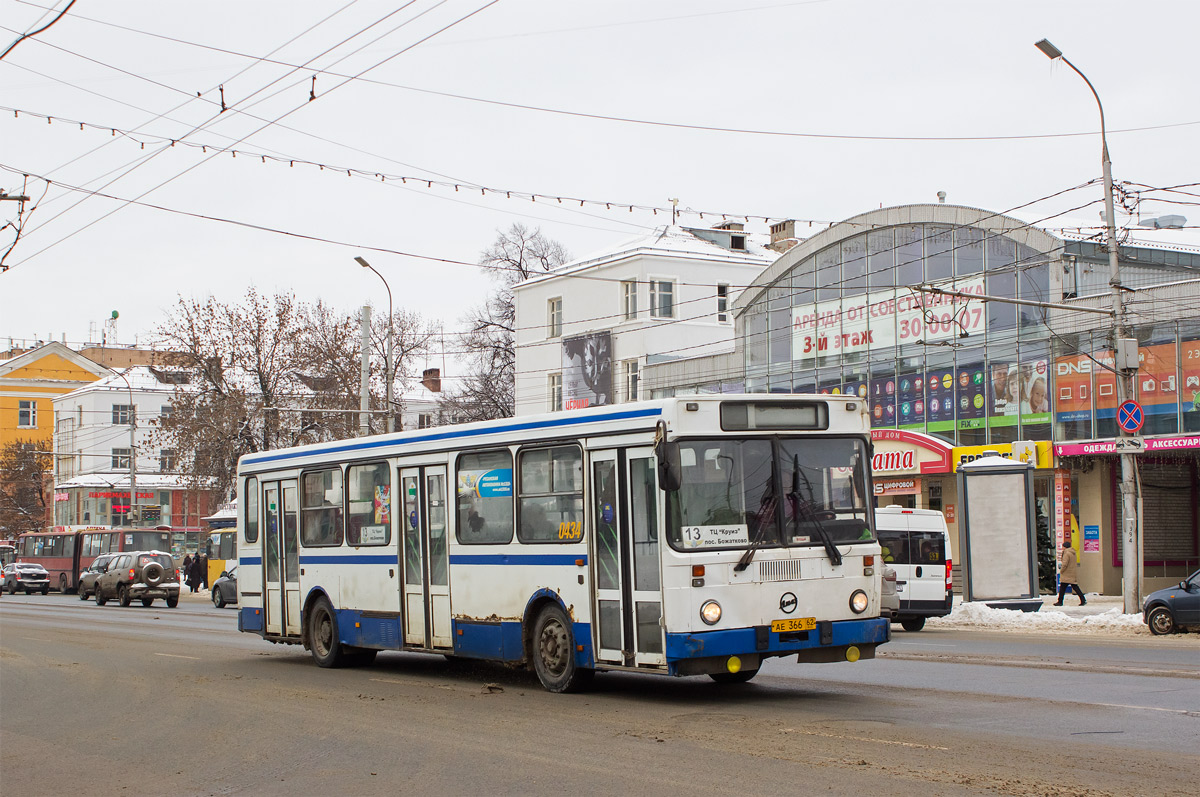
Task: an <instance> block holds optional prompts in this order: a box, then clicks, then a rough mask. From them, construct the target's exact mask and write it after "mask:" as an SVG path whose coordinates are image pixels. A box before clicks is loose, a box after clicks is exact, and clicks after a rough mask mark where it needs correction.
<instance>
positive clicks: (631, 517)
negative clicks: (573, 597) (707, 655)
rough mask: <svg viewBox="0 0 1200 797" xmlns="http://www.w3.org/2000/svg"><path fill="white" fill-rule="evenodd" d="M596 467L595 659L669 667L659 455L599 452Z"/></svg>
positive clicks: (632, 450) (639, 450)
mask: <svg viewBox="0 0 1200 797" xmlns="http://www.w3.org/2000/svg"><path fill="white" fill-rule="evenodd" d="M591 463H592V502H593V506H592V526H593V530H592V535H591V539H592V558H593V561H594V562H595V570H594V572H595V578H596V607H595V613H594V615H593V616H594V617H595V618H596V621H597V622H596V627H597V632H596V659H597V661H599V662H607V663H611V664H617V665H623V666H626V667H633V666H637V665H656V664H665V663H666V657H665V656H664V653H663V628H662V626H661V624H660V620H661V618H662V588H661V573H662V567H661V564H660V561H659V558H660V550H659V540H660V535H659V528H658V522H659V519H658V495H659V492H658V484H657V481H656V473H655V460H654V452H653V449H650V448H630V449H621V450H607V451H593V452H592V456H591Z"/></svg>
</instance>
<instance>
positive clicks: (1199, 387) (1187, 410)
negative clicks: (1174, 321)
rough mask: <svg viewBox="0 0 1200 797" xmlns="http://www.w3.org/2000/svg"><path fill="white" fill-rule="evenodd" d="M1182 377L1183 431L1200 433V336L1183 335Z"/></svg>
mask: <svg viewBox="0 0 1200 797" xmlns="http://www.w3.org/2000/svg"><path fill="white" fill-rule="evenodd" d="M1179 358H1180V362H1179V364H1180V366H1181V368H1180V371H1181V374H1180V377H1181V379H1182V380H1183V395H1182V397H1181V402H1180V403H1181V404H1182V406H1181V407H1180V409H1181V410H1183V431H1185V432H1200V335H1197V334H1191V335H1187V334H1184V335H1181V336H1180V340H1179Z"/></svg>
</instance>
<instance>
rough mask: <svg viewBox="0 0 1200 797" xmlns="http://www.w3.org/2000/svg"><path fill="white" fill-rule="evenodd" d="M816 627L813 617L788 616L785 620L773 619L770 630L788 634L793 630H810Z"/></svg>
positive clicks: (815, 619)
mask: <svg viewBox="0 0 1200 797" xmlns="http://www.w3.org/2000/svg"><path fill="white" fill-rule="evenodd" d="M816 627H817V618H815V617H789V618H788V619H786V620H775V621H774V622H772V623H771V630H772V631H774V632H775V633H777V634H790V633H792V632H793V631H812V630H813V629H814V628H816Z"/></svg>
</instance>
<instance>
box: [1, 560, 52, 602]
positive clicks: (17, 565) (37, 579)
mask: <svg viewBox="0 0 1200 797" xmlns="http://www.w3.org/2000/svg"><path fill="white" fill-rule="evenodd" d="M2 572H3V573H4V585H3V588H4V589H7V590H8V594H9V595H16V594H17V590H19V589H23V590H25V594H26V595H32V594H33V593H35V592H40V593H42V594H43V595H45V594H46V593H48V592H49V591H50V573H48V572H47V571H46V568H44V567H42V566H41V565H37V564H32V563H26V562H9V563H8V564H6V565H5V566H4V570H3V571H2Z"/></svg>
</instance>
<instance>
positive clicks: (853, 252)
mask: <svg viewBox="0 0 1200 797" xmlns="http://www.w3.org/2000/svg"><path fill="white" fill-rule="evenodd" d="M842 286H843V288H844V290H843V291H842V295H844V296H853V295H854V294H859V293H865V292H866V290H867V236H865V235H856V236H854V237H853V238H849V239H847V240H845V241H842Z"/></svg>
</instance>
